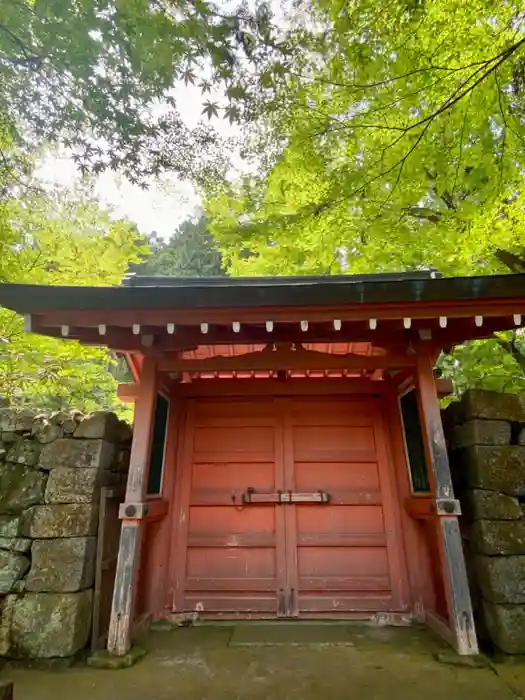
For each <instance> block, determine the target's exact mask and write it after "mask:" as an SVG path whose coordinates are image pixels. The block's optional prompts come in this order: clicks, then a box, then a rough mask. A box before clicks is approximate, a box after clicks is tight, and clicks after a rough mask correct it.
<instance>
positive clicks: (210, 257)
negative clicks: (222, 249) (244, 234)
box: [130, 214, 224, 277]
mask: <svg viewBox="0 0 525 700" xmlns="http://www.w3.org/2000/svg"><path fill="white" fill-rule="evenodd" d="M148 243H149V246H150V250H151V255H149V256H148V258H147V259H146V260H144V261H143V262H141V263H138V264H135V265H133V266H132V267H131V270H130V272H133V273H135V274H137V275H153V276H156V275H165V276H168V277H169V276H173V277H217V276H219V275H223V274H224V272H223V270H222V258H221V254H220V253H219V251H218V250H217V247H216V246H215V241H214V239H213V237H212V236H211V234H210V233H209V231H208V220H207V219H206V217H205V216H203V215H202V214H201V215H199V216H198V217H197V218H196V219H194V218H190V219H187V220H186V221H184V222H183V223H182V224H181V225H180V226H179V227H178V228H177V230H176V231H175V232H174V233H173V235H172V236H171V237H170V239H169V240H167V241H166V240H164V239H163V238H161V237H160V236H158V235H157V234H156V233H153V234H152V235H151V236H149V237H148Z"/></svg>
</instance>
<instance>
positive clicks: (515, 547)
mask: <svg viewBox="0 0 525 700" xmlns="http://www.w3.org/2000/svg"><path fill="white" fill-rule="evenodd" d="M470 546H471V548H472V551H473V552H475V553H476V554H486V555H488V556H498V555H499V556H504V555H511V554H525V522H524V521H522V520H507V521H504V520H498V521H492V520H476V521H475V522H473V523H472V527H471V528H470Z"/></svg>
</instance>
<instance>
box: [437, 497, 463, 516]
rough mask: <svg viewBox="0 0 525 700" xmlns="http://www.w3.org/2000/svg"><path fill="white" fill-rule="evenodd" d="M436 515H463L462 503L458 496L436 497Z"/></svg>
mask: <svg viewBox="0 0 525 700" xmlns="http://www.w3.org/2000/svg"><path fill="white" fill-rule="evenodd" d="M433 506H434V508H435V511H436V515H440V516H447V515H454V516H458V515H461V504H460V502H459V501H458V499H457V498H436V501H435V503H434V504H433Z"/></svg>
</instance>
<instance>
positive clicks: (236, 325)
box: [232, 321, 241, 333]
mask: <svg viewBox="0 0 525 700" xmlns="http://www.w3.org/2000/svg"><path fill="white" fill-rule="evenodd" d="M232 328H233V332H234V333H238V332H239V331H240V330H241V324H240V323H239V321H234V322H233V323H232Z"/></svg>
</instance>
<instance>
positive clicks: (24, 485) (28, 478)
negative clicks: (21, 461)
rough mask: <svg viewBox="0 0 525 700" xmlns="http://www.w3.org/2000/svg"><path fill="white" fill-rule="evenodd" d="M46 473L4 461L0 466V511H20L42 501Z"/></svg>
mask: <svg viewBox="0 0 525 700" xmlns="http://www.w3.org/2000/svg"><path fill="white" fill-rule="evenodd" d="M46 481H47V474H43V473H42V472H39V471H37V470H36V469H31V468H29V467H25V466H21V465H18V464H12V463H10V462H5V463H3V464H2V465H1V466H0V513H20V512H21V511H23V510H25V509H26V508H29V507H30V506H32V505H36V504H37V503H42V502H43V501H44V493H45V489H46Z"/></svg>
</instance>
